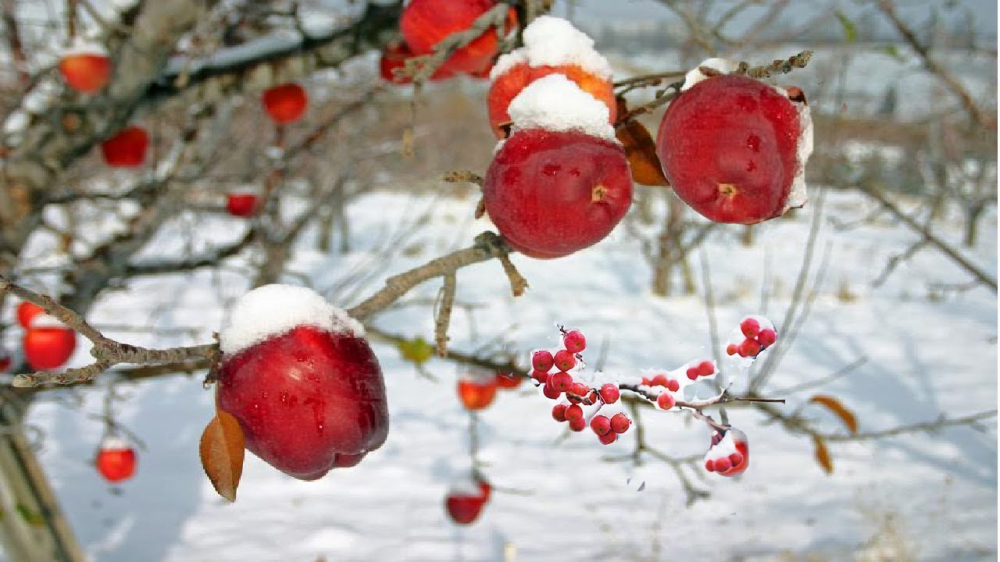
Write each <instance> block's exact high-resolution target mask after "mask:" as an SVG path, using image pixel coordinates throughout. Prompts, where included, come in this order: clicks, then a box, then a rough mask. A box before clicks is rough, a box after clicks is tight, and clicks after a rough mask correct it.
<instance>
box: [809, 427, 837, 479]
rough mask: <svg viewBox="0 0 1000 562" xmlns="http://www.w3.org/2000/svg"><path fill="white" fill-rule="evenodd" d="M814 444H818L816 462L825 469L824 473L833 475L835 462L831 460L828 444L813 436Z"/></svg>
mask: <svg viewBox="0 0 1000 562" xmlns="http://www.w3.org/2000/svg"><path fill="white" fill-rule="evenodd" d="M813 443H815V444H816V462H818V463H819V465H820V466H821V467H823V471H824V472H826V473H827V474H833V461H832V460H831V459H830V450H829V449H827V448H826V442H824V441H823V440H822V439H820V438H819V437H816V436H813Z"/></svg>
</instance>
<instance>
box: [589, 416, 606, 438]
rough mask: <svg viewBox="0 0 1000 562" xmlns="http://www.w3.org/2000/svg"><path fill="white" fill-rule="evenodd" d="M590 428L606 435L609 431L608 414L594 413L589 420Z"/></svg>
mask: <svg viewBox="0 0 1000 562" xmlns="http://www.w3.org/2000/svg"><path fill="white" fill-rule="evenodd" d="M590 429H593V430H594V433H596V434H598V435H607V434H608V433H609V432H610V431H611V420H610V419H608V416H602V415H599V414H598V415H596V416H594V418H593V419H592V420H590Z"/></svg>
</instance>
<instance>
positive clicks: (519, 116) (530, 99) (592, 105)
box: [507, 74, 618, 142]
mask: <svg viewBox="0 0 1000 562" xmlns="http://www.w3.org/2000/svg"><path fill="white" fill-rule="evenodd" d="M507 112H508V113H509V114H510V119H511V121H513V122H514V131H513V132H514V133H515V134H516V132H517V131H518V130H522V129H545V130H547V131H578V132H581V133H584V134H587V135H590V136H593V137H598V138H602V139H605V140H609V141H611V142H618V141H617V139H615V129H614V127H612V126H611V124H609V123H608V119H609V117H610V112H609V111H608V106H606V105H604V104H603V103H601V102H599V101H597V98H595V97H594V96H592V95H590V94H588V93H586V92H584V91H583V90H581V89H580V87H579V86H577V85H576V83H575V82H573V81H571V80H570V79H568V78H566V77H565V76H563V75H562V74H550V75H548V76H545V77H543V78H539V79H538V80H535V81H534V82H532V83H531V84H528V86H527V87H525V88H524V89H523V90H521V93H520V94H518V95H517V97H515V98H514V99H513V101H511V102H510V107H508V108H507Z"/></svg>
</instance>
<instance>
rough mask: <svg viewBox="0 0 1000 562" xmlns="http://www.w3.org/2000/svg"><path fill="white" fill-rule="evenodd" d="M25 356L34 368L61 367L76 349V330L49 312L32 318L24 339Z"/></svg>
mask: <svg viewBox="0 0 1000 562" xmlns="http://www.w3.org/2000/svg"><path fill="white" fill-rule="evenodd" d="M22 346H23V349H24V358H25V360H26V361H27V362H28V365H30V366H31V368H32V369H38V370H42V369H55V368H57V367H61V366H62V365H63V364H64V363H66V361H68V360H69V358H70V357H71V356H72V355H73V351H74V350H75V349H76V332H74V331H73V330H72V329H70V328H68V327H67V326H66V325H65V324H63V323H62V322H60V321H59V319H58V318H56V317H54V316H50V315H48V314H38V315H35V316H34V317H33V318H31V321H30V322H29V324H28V329H27V330H25V332H24V339H23V341H22Z"/></svg>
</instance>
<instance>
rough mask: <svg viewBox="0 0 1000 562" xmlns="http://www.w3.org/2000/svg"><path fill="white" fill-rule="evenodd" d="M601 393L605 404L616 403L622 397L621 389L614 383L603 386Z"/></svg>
mask: <svg viewBox="0 0 1000 562" xmlns="http://www.w3.org/2000/svg"><path fill="white" fill-rule="evenodd" d="M600 395H601V400H604V403H605V404H614V403H615V402H617V401H618V398H619V397H621V391H619V390H618V387H617V386H615V385H614V384H612V383H607V384H604V385H602V386H601V391H600Z"/></svg>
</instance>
